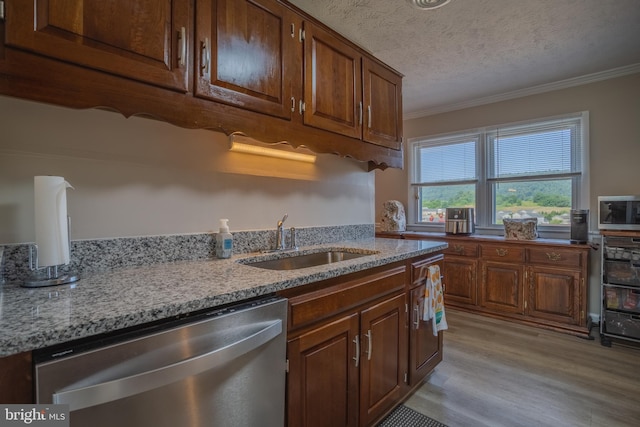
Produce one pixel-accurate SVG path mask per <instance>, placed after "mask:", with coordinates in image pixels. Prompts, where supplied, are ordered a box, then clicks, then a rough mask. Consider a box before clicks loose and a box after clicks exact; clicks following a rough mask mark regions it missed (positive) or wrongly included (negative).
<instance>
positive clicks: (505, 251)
mask: <svg viewBox="0 0 640 427" xmlns="http://www.w3.org/2000/svg"><path fill="white" fill-rule="evenodd" d="M496 253H497V254H498V256H507V254H508V253H509V250H508V249H502V248H498V249H496Z"/></svg>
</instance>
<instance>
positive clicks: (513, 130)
mask: <svg viewBox="0 0 640 427" xmlns="http://www.w3.org/2000/svg"><path fill="white" fill-rule="evenodd" d="M580 128H581V127H580V122H579V119H578V118H573V119H565V120H557V121H550V122H543V123H538V124H535V125H524V126H513V127H504V128H497V129H496V130H493V131H489V132H488V133H487V141H488V159H489V167H488V171H487V172H488V179H489V180H494V181H500V180H501V179H512V178H533V177H535V176H539V177H541V178H550V177H554V176H559V177H560V176H562V177H570V176H574V175H578V174H579V173H580V172H581V170H582V167H581V164H580V162H581V158H582V155H581V152H580V146H581V145H580V144H579V141H580Z"/></svg>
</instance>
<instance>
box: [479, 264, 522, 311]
mask: <svg viewBox="0 0 640 427" xmlns="http://www.w3.org/2000/svg"><path fill="white" fill-rule="evenodd" d="M523 277H524V266H523V265H522V264H508V263H501V262H493V261H484V262H483V263H482V284H481V290H480V305H481V306H482V307H484V308H487V309H489V310H493V311H496V312H498V313H517V314H523V313H524V295H523V290H524V285H523Z"/></svg>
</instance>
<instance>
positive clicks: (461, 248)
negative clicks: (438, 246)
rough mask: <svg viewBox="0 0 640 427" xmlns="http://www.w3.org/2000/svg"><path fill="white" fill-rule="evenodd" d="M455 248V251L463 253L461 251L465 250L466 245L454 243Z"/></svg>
mask: <svg viewBox="0 0 640 427" xmlns="http://www.w3.org/2000/svg"><path fill="white" fill-rule="evenodd" d="M453 250H454V251H455V253H457V254H461V253H463V252H464V246H462V245H453Z"/></svg>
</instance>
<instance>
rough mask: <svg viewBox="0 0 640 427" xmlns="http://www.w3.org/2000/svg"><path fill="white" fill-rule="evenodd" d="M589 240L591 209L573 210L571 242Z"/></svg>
mask: <svg viewBox="0 0 640 427" xmlns="http://www.w3.org/2000/svg"><path fill="white" fill-rule="evenodd" d="M588 241H589V210H588V209H572V210H571V243H587V242H588Z"/></svg>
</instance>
